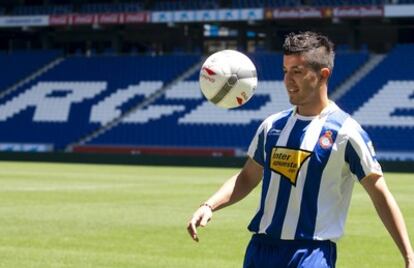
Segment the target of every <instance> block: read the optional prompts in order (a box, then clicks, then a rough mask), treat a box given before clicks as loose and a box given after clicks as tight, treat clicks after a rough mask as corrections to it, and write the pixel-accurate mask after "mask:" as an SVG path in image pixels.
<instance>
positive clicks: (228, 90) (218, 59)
mask: <svg viewBox="0 0 414 268" xmlns="http://www.w3.org/2000/svg"><path fill="white" fill-rule="evenodd" d="M199 82H200V88H201V91H202V92H203V95H204V96H205V97H206V98H207V99H208V100H209V101H210V102H212V103H213V104H215V105H217V106H219V107H222V108H227V109H230V108H236V107H239V106H241V105H243V104H245V103H246V102H247V101H248V100H249V99H250V98H251V97H252V96H253V94H254V91H255V89H256V87H257V71H256V67H255V66H254V64H253V62H252V61H251V60H250V59H249V58H248V57H247V56H246V55H244V54H243V53H241V52H238V51H236V50H221V51H219V52H216V53H214V54H212V55H211V56H209V57H208V58H207V59H206V61H205V62H204V63H203V65H202V67H201V70H200V78H199Z"/></svg>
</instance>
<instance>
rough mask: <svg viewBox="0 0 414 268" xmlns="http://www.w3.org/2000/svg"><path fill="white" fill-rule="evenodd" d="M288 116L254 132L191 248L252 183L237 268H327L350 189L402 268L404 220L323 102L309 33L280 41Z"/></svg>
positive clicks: (325, 55) (364, 154) (369, 161)
mask: <svg viewBox="0 0 414 268" xmlns="http://www.w3.org/2000/svg"><path fill="white" fill-rule="evenodd" d="M283 50H284V57H283V71H284V83H285V86H286V90H287V93H288V95H289V101H290V102H291V104H293V108H292V109H290V110H286V111H282V112H279V113H276V114H274V115H271V116H269V117H268V118H267V119H265V120H264V121H263V122H262V124H261V125H260V126H259V128H258V130H257V132H256V135H255V136H254V138H253V140H252V141H251V144H250V146H249V149H248V159H247V161H246V163H245V165H244V167H243V168H242V169H241V171H240V172H239V173H238V174H236V175H235V176H233V177H232V178H230V179H229V180H228V181H227V182H226V183H225V184H224V185H223V186H222V187H221V188H220V189H219V190H218V191H217V192H216V193H215V194H213V195H212V196H211V197H210V198H209V199H208V200H206V201H205V202H204V203H203V204H202V205H201V206H200V207H199V208H198V209H197V210H196V211H195V213H194V214H193V216H192V218H191V220H190V221H189V223H188V226H187V230H188V232H189V234H190V236H191V237H192V238H193V239H194V240H195V241H198V236H197V227H198V226H206V224H207V223H208V222H209V220H210V219H211V217H212V213H213V211H216V210H218V209H221V208H224V207H226V206H229V205H231V204H233V203H235V202H237V201H239V200H241V199H242V198H244V197H245V196H246V195H247V194H249V193H250V192H251V191H252V189H253V188H255V187H256V186H257V185H258V184H259V182H260V181H262V193H261V199H260V203H259V207H258V210H257V213H256V215H254V217H253V219H252V220H251V223H250V224H249V226H248V229H249V230H250V231H251V232H252V233H253V236H252V239H251V241H250V243H249V245H248V247H247V249H246V254H245V259H244V267H245V268H250V267H256V268H265V267H308V268H310V267H312V268H319V267H335V262H336V244H335V243H336V241H337V240H338V239H339V238H340V237H341V236H342V235H343V231H344V223H345V219H346V216H347V212H348V208H349V204H350V199H351V193H352V188H353V184H354V181H358V182H359V183H360V184H362V186H363V187H364V189H365V190H366V191H367V193H368V195H369V196H370V198H371V200H372V202H373V204H374V206H375V208H376V210H377V213H378V215H379V217H380V218H381V220H382V222H383V224H384V225H385V227H386V228H387V230H388V232H389V233H390V234H391V236H392V238H393V239H394V241H395V244H396V245H397V246H398V248H399V250H400V252H401V254H402V256H403V258H404V260H405V263H406V267H407V268H414V254H413V249H412V247H411V244H410V241H409V237H408V234H407V229H406V226H405V223H404V219H403V216H402V214H401V212H400V209H399V208H398V205H397V203H396V202H395V199H394V197H393V196H392V194H391V193H390V191H389V190H388V188H387V185H386V183H385V180H384V177H383V173H382V171H381V167H380V165H379V163H378V161H377V159H376V157H375V152H374V149H373V146H372V143H371V141H370V139H369V137H368V135H367V133H366V132H365V131H364V130H363V129H362V128H361V126H360V125H359V124H358V123H357V122H356V121H355V120H353V119H352V118H351V117H350V116H349V115H348V114H347V113H345V112H344V111H342V110H341V109H340V108H339V107H338V106H337V105H336V104H335V103H334V102H332V101H330V100H329V99H328V93H327V92H328V89H327V83H328V79H329V77H330V76H331V74H332V69H333V63H334V51H333V44H332V42H331V41H330V40H329V39H328V38H327V37H326V36H323V35H320V34H317V33H313V32H303V33H299V34H295V33H291V34H289V35H288V36H287V37H286V39H285V41H284V45H283Z"/></svg>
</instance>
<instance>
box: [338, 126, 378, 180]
mask: <svg viewBox="0 0 414 268" xmlns="http://www.w3.org/2000/svg"><path fill="white" fill-rule="evenodd" d="M345 161H346V162H347V163H348V164H349V168H350V170H351V172H352V173H353V174H354V175H356V176H357V178H358V180H359V181H360V180H361V179H363V178H365V177H366V176H368V175H369V174H371V173H375V174H378V175H382V174H383V173H382V169H381V166H380V164H379V163H378V160H377V158H376V155H375V150H374V146H373V144H372V141H371V139H370V138H369V136H368V133H366V132H365V130H363V129H362V128H361V126H360V125H356V126H355V128H354V130H353V131H352V134H351V135H350V136H349V140H348V143H347V145H346V149H345Z"/></svg>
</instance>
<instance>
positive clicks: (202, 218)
mask: <svg viewBox="0 0 414 268" xmlns="http://www.w3.org/2000/svg"><path fill="white" fill-rule="evenodd" d="M211 216H212V212H211V210H210V209H206V208H205V207H201V208H199V209H198V210H197V211H196V212H195V213H194V215H193V217H192V218H191V220H190V222H189V223H188V224H187V231H188V233H189V234H190V236H191V238H192V239H193V240H194V241H196V242H198V241H199V238H198V233H197V227H198V226H201V227H205V226H206V225H207V223H208V222H209V221H210V219H211Z"/></svg>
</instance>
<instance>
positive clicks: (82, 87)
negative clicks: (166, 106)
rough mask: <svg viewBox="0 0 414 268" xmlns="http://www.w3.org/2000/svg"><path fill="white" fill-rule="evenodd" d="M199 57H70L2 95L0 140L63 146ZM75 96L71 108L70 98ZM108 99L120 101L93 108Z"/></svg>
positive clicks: (129, 104) (99, 124)
mask: <svg viewBox="0 0 414 268" xmlns="http://www.w3.org/2000/svg"><path fill="white" fill-rule="evenodd" d="M199 59H200V56H197V55H185V56H184V55H183V56H159V57H152V56H135V57H125V56H112V57H89V58H87V57H80V56H77V57H71V58H68V59H66V60H64V61H63V62H61V63H60V64H59V65H57V66H55V67H54V68H53V69H51V70H49V71H47V72H46V73H44V74H43V75H41V76H40V77H38V78H37V79H35V80H34V81H31V82H30V83H29V84H27V85H24V86H22V87H21V88H19V89H18V90H16V91H14V92H13V93H11V94H9V95H7V96H5V97H3V98H2V99H1V100H0V109H1V111H2V112H0V128H1V129H2V130H3V131H1V132H0V142H1V141H2V142H18V143H22V142H31V143H46V144H53V145H54V148H56V149H62V148H64V147H65V146H67V145H68V144H69V143H71V142H74V141H76V140H78V139H80V138H81V137H83V136H85V135H86V134H89V133H91V132H92V131H94V130H96V129H98V128H100V126H101V124H104V123H107V122H108V121H110V120H112V119H114V118H115V117H116V116H119V115H120V114H121V113H122V112H125V111H127V110H128V109H130V108H131V107H133V106H135V105H136V104H137V103H139V102H140V101H143V100H144V99H145V97H148V96H149V94H150V93H152V92H154V91H155V90H157V89H159V88H160V87H161V86H162V84H163V83H168V82H170V81H171V80H173V79H174V78H175V77H177V76H178V75H180V74H181V73H182V72H183V71H184V70H186V69H187V68H189V67H190V66H192V65H193V64H195V63H196V62H198V61H199ZM151 81H152V82H151ZM71 98H72V99H73V101H72V102H71V103H69V108H68V103H66V102H65V100H67V99H71ZM117 101H118V102H117ZM105 103H106V104H107V105H109V106H111V105H115V104H116V103H118V104H116V105H117V106H116V107H112V106H111V107H112V111H108V113H110V114H102V112H103V113H105V112H106V111H102V109H96V110H92V107H93V106H94V105H95V106H99V104H101V105H103V104H105ZM114 103H115V104H114ZM96 108H98V107H96ZM65 109H66V110H65ZM65 111H66V113H65ZM111 112H112V113H111ZM93 118H94V119H93ZM28 133H30V134H28Z"/></svg>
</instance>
